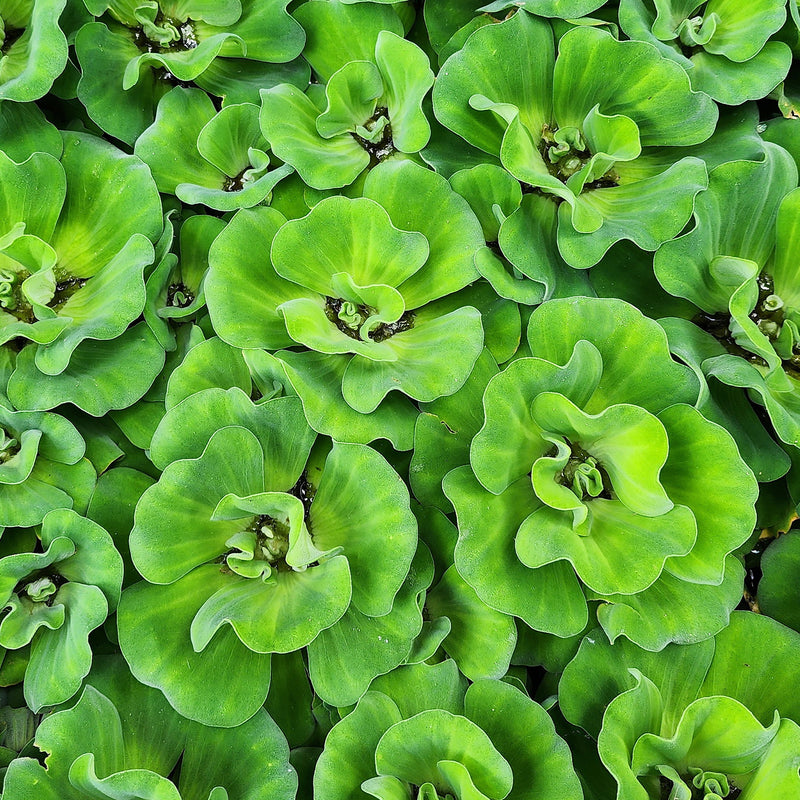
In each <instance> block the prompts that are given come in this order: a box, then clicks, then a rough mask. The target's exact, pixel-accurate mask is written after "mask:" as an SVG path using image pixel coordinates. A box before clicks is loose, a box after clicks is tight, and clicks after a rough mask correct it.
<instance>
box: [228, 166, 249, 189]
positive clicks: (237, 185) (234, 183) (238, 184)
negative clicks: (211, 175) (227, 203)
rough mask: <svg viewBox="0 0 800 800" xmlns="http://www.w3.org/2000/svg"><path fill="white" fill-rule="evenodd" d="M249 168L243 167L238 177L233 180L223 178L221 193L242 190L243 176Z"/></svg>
mask: <svg viewBox="0 0 800 800" xmlns="http://www.w3.org/2000/svg"><path fill="white" fill-rule="evenodd" d="M249 169H250V167H245V168H244V169H243V170H242V171H241V172H240V173H239V174H238V175H236V176H234V177H233V178H229V177H227V176H226V177H225V182H224V183H223V184H222V191H223V192H240V191H241V190H242V189H243V188H244V174H245V172H247V170H249Z"/></svg>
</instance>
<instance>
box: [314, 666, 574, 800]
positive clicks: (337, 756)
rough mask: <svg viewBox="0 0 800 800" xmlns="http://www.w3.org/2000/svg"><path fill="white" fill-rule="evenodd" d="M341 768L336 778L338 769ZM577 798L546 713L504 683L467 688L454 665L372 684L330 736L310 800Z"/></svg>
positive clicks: (407, 671) (410, 670) (416, 669)
mask: <svg viewBox="0 0 800 800" xmlns="http://www.w3.org/2000/svg"><path fill="white" fill-rule="evenodd" d="M345 765H346V767H345V768H344V769H343V767H344V766H345ZM359 789H360V790H361V792H362V793H363V794H364V795H365V796H370V797H376V798H390V797H397V798H401V797H413V796H414V794H415V793H416V796H418V797H424V798H426V800H427V798H430V800H435V798H439V797H448V796H450V797H455V798H460V799H462V798H463V799H464V800H466V798H475V800H482V799H483V798H493V797H507V798H509V799H510V800H515V799H516V798H528V797H541V798H553V799H554V800H555V798H563V800H571V799H572V798H576V800H577V798H580V797H581V790H580V786H579V784H578V780H577V777H576V775H575V773H574V772H573V770H572V766H571V763H570V757H569V752H568V750H567V748H566V746H565V744H564V742H563V741H562V740H561V739H560V738H559V737H558V736H557V734H556V732H555V730H554V728H553V723H552V721H551V720H550V718H549V717H548V716H547V714H546V713H545V711H544V709H543V708H542V707H541V706H539V705H538V704H536V703H534V702H533V701H532V700H531V699H530V698H528V697H526V696H525V695H524V694H523V693H522V692H521V691H519V689H517V688H516V687H514V686H510V685H509V684H507V683H503V682H502V681H493V680H481V681H477V682H475V683H473V684H472V685H470V686H469V688H467V686H466V682H465V681H464V680H463V679H462V678H461V677H460V675H459V674H458V670H457V669H455V664H454V662H452V661H444V662H442V663H440V664H437V665H433V666H427V665H419V666H408V667H402V668H401V669H399V670H397V671H395V672H394V673H392V674H391V675H389V676H386V677H385V678H383V679H378V680H376V681H375V682H374V683H373V685H372V687H371V688H370V691H369V692H367V693H366V694H365V695H364V696H363V697H362V698H361V700H360V701H359V703H358V705H357V706H356V708H355V709H354V710H353V711H351V712H350V714H348V715H347V716H346V717H345V718H344V719H343V720H342V721H341V722H339V723H337V725H335V726H334V727H333V729H332V730H331V732H330V734H329V736H328V738H327V741H326V744H325V749H324V750H323V753H322V755H321V756H320V759H319V761H318V763H317V768H316V771H315V773H314V791H315V796H317V797H329V798H331V800H340V798H341V800H344V798H348V797H354V796H358V795H357V793H358V792H359Z"/></svg>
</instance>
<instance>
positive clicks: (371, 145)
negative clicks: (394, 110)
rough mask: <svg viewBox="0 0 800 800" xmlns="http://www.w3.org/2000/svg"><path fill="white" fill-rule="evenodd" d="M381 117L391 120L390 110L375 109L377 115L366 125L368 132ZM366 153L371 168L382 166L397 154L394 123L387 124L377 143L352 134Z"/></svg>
mask: <svg viewBox="0 0 800 800" xmlns="http://www.w3.org/2000/svg"><path fill="white" fill-rule="evenodd" d="M381 117H386V119H387V120H388V118H389V109H387V108H385V107H383V106H381V107H380V108H376V109H375V113H374V114H373V115H372V116H371V117H370V118H369V119H368V120H367V121H366V122H365V123H364V127H365V128H367V130H369V129H370V126H371V125H374V124H375V123H376V122H377V121H378V120H379V119H380V118H381ZM350 135H351V136H352V137H353V138H354V139H355V140H356V141H357V142H358V143H359V144H360V145H361V146H362V147H363V148H364V149H365V150H366V151H367V153H369V157H370V167H374V166H376V165H377V164H380V163H381V161H385V160H386V159H387V158H389V156H390V155H392V153H394V152H395V146H394V142H393V141H392V123H391V122H387V123H386V125H385V126H384V128H383V130H382V131H381V138H380V139H379V140H378V141H377V142H371V141H369V139H364V138H363V137H362V136H359V135H358V134H357V133H352V132H351V134H350Z"/></svg>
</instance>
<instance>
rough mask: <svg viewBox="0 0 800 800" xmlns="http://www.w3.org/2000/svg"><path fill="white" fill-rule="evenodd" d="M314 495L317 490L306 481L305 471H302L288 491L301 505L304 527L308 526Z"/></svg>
mask: <svg viewBox="0 0 800 800" xmlns="http://www.w3.org/2000/svg"><path fill="white" fill-rule="evenodd" d="M316 493H317V490H316V488H315V487H314V486H313V485H312V484H311V482H310V481H309V480H308V475H307V474H306V472H305V470H303V474H302V475H301V476H300V477H299V478H298V479H297V483H296V484H295V485H294V486H292V488H291V489H289V494H291V495H294V496H295V497H296V498H297V499H298V500H300V502H301V503H302V504H303V509H304V512H305V521H306V526H308V515H309V513H310V511H311V503H312V502H313V501H314V495H315V494H316Z"/></svg>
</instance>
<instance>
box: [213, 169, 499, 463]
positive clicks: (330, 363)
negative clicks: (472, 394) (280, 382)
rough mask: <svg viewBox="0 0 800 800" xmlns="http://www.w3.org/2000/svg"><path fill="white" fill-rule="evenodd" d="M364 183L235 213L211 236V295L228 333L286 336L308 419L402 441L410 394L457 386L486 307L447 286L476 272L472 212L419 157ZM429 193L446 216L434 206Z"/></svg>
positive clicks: (283, 344)
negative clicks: (339, 192)
mask: <svg viewBox="0 0 800 800" xmlns="http://www.w3.org/2000/svg"><path fill="white" fill-rule="evenodd" d="M364 195H365V196H364V197H363V198H356V199H350V198H346V197H330V198H327V199H325V200H323V201H321V202H320V203H319V204H317V205H316V206H314V208H313V209H312V210H311V211H310V213H309V214H308V215H307V216H305V217H304V218H302V219H298V220H291V221H289V222H285V220H284V218H283V216H282V215H280V214H279V213H278V212H276V211H274V210H272V209H268V208H258V209H253V210H252V211H241V212H239V213H238V214H237V216H236V217H234V219H233V220H232V221H231V222H230V223H229V225H228V227H227V228H226V229H225V231H223V233H222V234H220V236H219V237H218V238H217V239H216V241H215V242H214V244H213V246H212V248H211V252H210V254H209V261H210V264H211V269H210V272H209V275H208V279H207V281H206V297H207V302H208V307H209V312H210V314H211V318H212V321H213V322H214V327H215V329H216V330H217V332H218V333H219V335H220V337H221V338H222V339H223V340H224V341H226V342H228V343H229V344H231V345H233V346H235V347H246V348H253V347H262V348H266V349H269V350H277V349H278V348H287V349H286V350H282V351H280V352H279V353H277V356H278V358H279V359H281V361H283V362H284V363H285V365H286V372H287V374H288V377H289V380H290V381H291V383H292V385H293V387H294V389H295V391H296V392H297V393H298V394H299V395H300V397H301V399H302V401H303V404H304V406H305V408H306V413H307V414H308V419H309V421H310V423H311V424H312V426H313V427H314V428H315V429H316V430H318V431H320V432H322V433H327V434H329V435H332V436H333V437H334V438H337V439H344V440H345V441H356V442H369V441H372V440H373V439H375V438H378V437H383V438H387V439H389V440H390V441H392V442H393V444H394V446H395V447H396V448H398V449H410V447H411V435H412V428H413V422H414V420H415V418H416V416H417V412H416V409H414V408H413V406H411V404H410V403H409V402H408V399H407V398H413V399H415V400H419V401H421V402H428V401H431V400H434V399H435V398H437V397H440V396H442V395H448V394H452V393H453V392H455V391H456V390H458V389H459V387H460V386H461V385H462V384H463V383H464V381H465V380H466V379H467V376H468V375H469V372H470V370H471V369H472V366H473V365H474V363H475V361H476V359H477V358H478V355H479V354H480V351H481V348H482V344H483V327H482V324H481V314H480V312H479V311H478V310H477V309H476V308H474V307H472V306H470V305H462V304H461V303H459V302H458V299H457V298H456V297H455V295H454V294H453V293H455V292H457V291H458V290H460V289H462V288H463V287H465V286H466V285H467V284H469V283H470V282H471V281H473V280H474V279H475V278H476V277H477V273H476V271H475V268H474V266H473V255H474V253H475V251H476V250H477V249H478V248H479V247H480V246H481V242H482V238H481V232H480V225H479V223H478V220H477V218H476V217H475V215H474V214H473V213H472V211H471V210H470V208H469V206H468V205H467V204H466V202H465V201H464V200H463V198H461V197H459V196H458V195H457V194H455V192H453V191H452V189H450V187H449V186H448V184H447V182H446V181H445V180H444V179H443V178H441V177H439V176H437V175H435V174H434V173H432V172H430V171H428V170H425V169H423V168H422V167H419V166H417V165H415V164H410V163H402V162H391V163H389V162H387V163H385V164H382V165H381V166H379V167H376V168H375V169H374V170H373V171H372V173H371V174H370V176H369V178H368V179H367V181H366V184H365V186H364ZM431 203H435V204H437V205H438V207H439V208H440V210H441V211H442V213H445V211H446V212H447V214H448V219H449V224H448V225H446V226H444V225H440V224H438V223H437V221H436V220H435V219H431V218H430V214H429V212H428V210H427V209H429V208H430V204H431ZM267 249H271V258H270V260H266V259H264V258H263V255H262V254H263V253H264V252H265V251H266V250H267ZM296 345H301V346H302V349H300V348H295V346H296ZM288 348H295V349H293V350H289V349H288ZM321 399H322V400H323V402H322V403H320V400H321Z"/></svg>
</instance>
